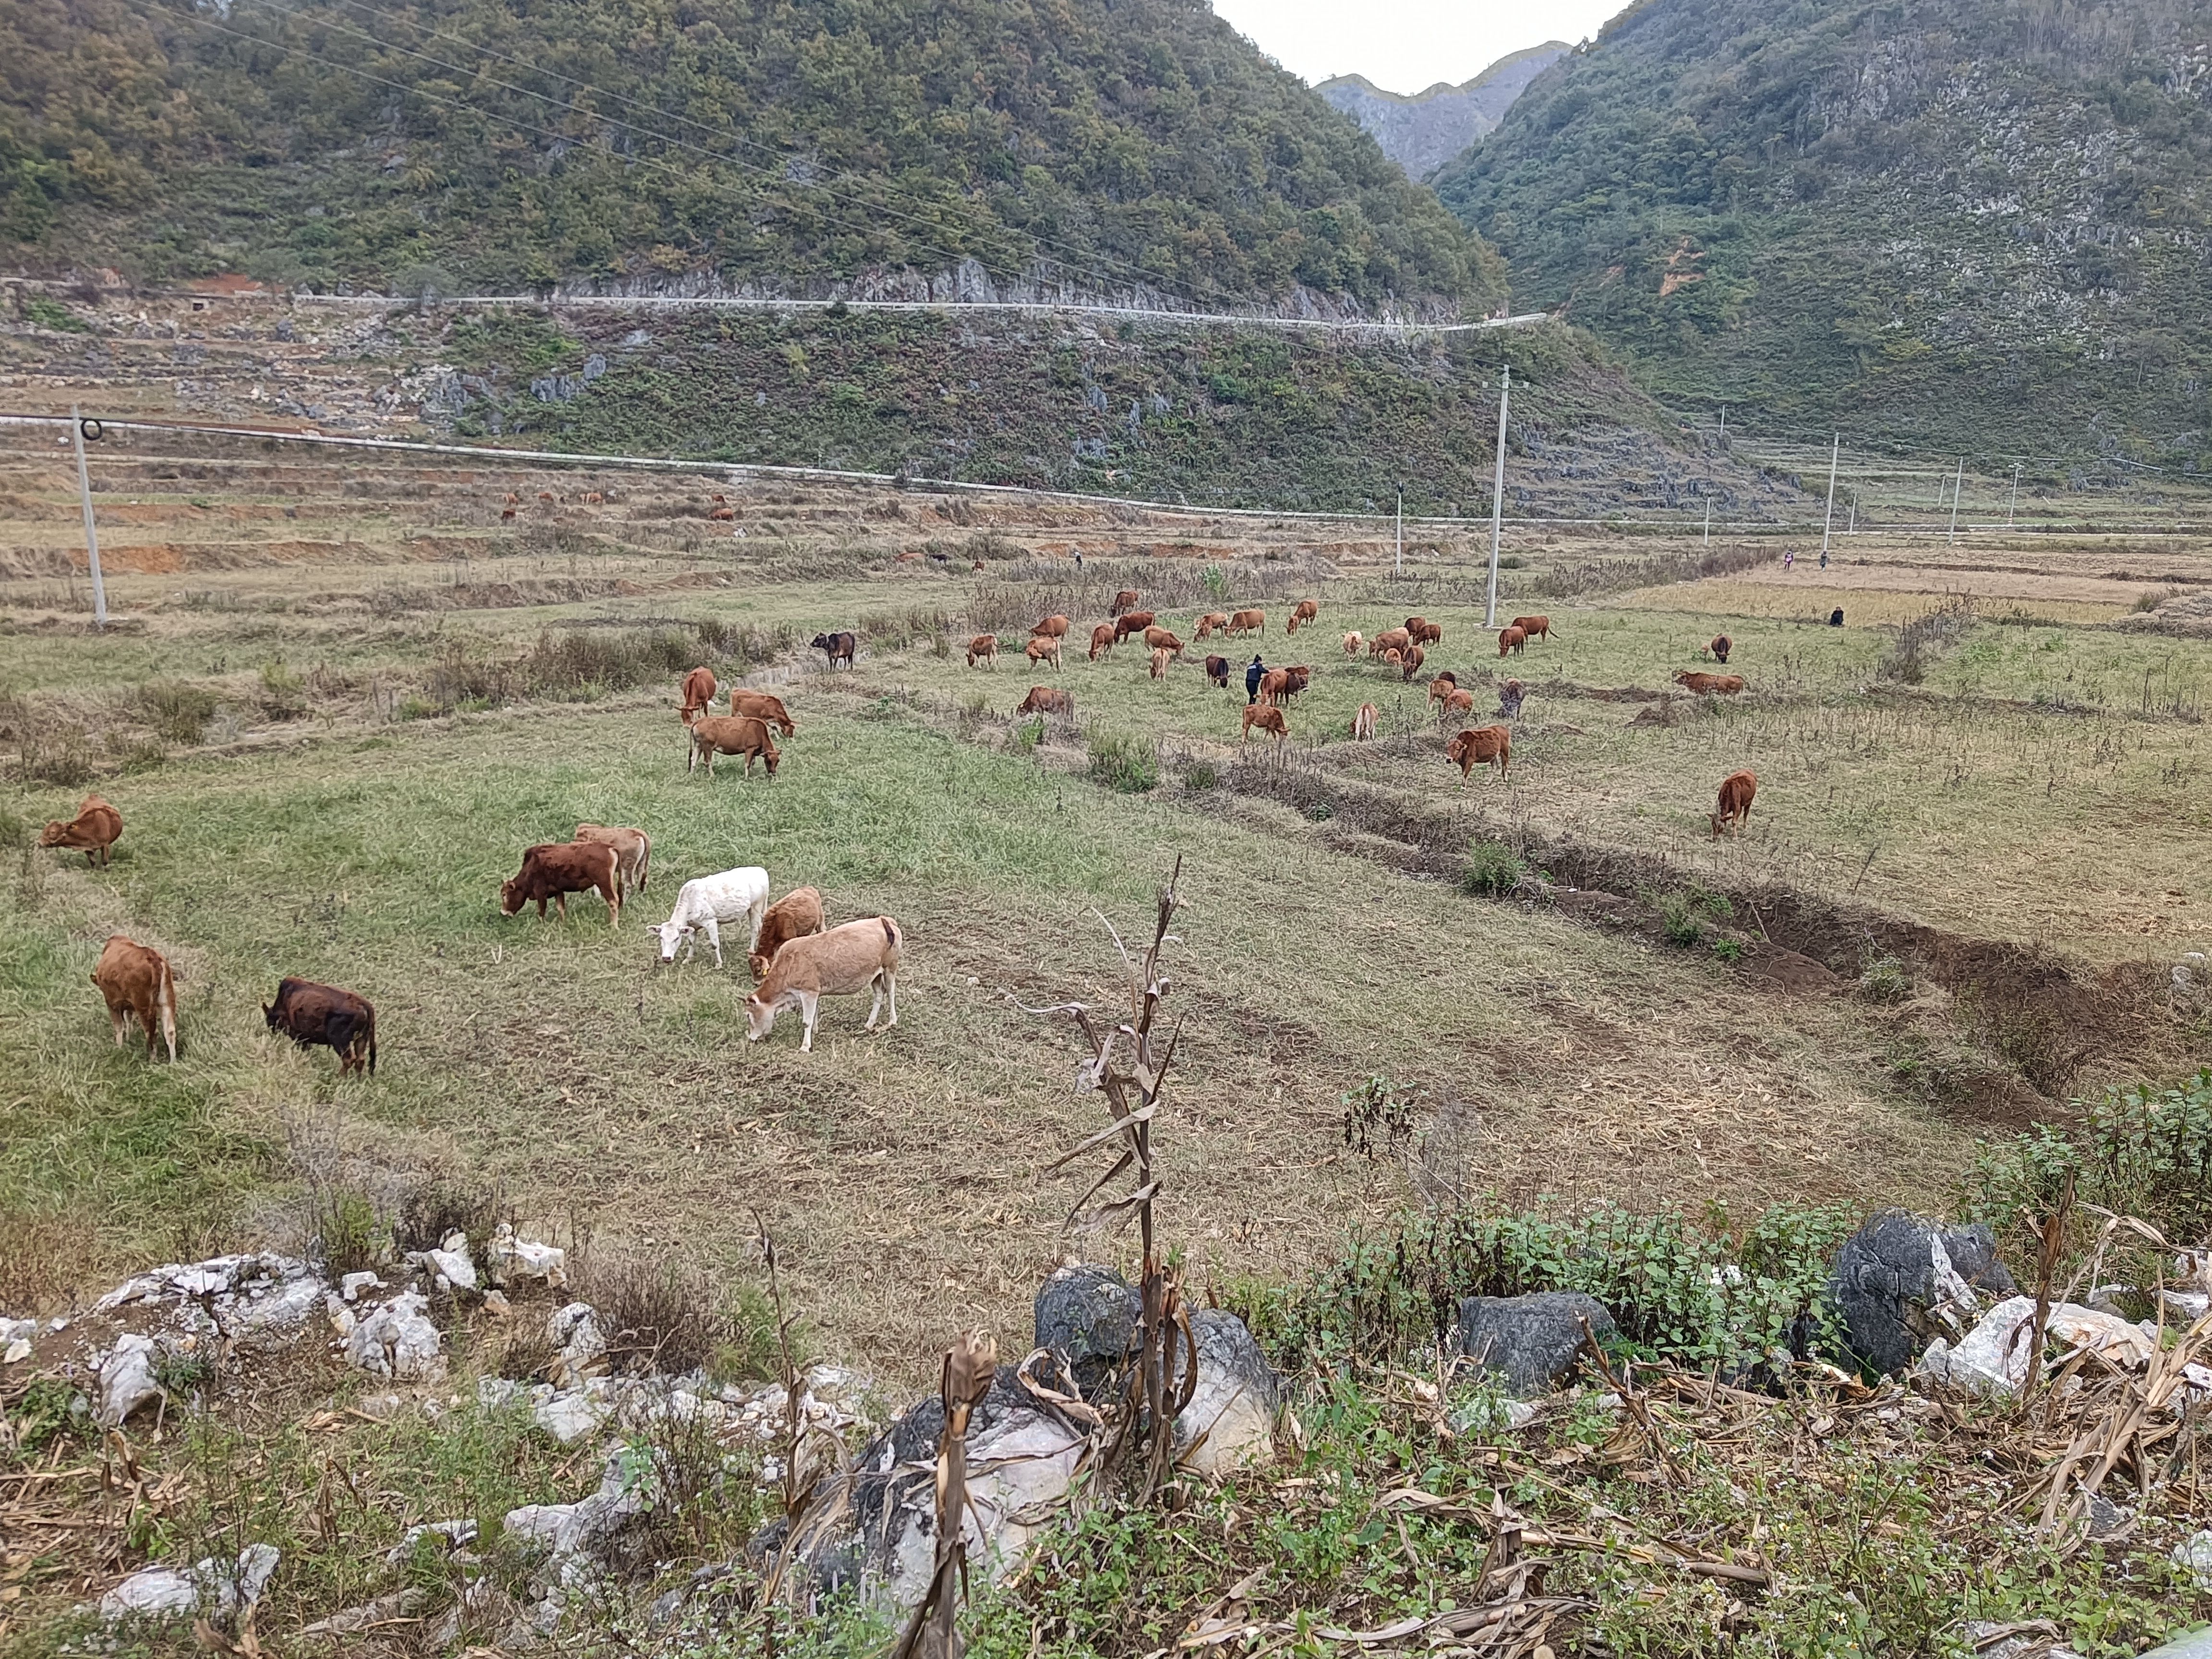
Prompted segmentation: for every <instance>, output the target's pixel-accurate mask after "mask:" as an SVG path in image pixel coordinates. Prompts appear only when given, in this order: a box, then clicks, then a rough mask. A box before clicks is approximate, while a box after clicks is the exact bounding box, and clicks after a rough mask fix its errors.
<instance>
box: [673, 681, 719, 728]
mask: <svg viewBox="0 0 2212 1659" xmlns="http://www.w3.org/2000/svg"><path fill="white" fill-rule="evenodd" d="M713 703H714V670H713V669H711V668H695V669H693V670H692V671H690V673H688V674H686V675H685V676H684V701H683V702H682V703H681V704H680V705H679V706H678V708H677V710H676V714H677V718H678V720H682V721H683V722H684V725H686V726H689V725H690V724H691V722H692V721H693V720H697V719H698V718H699V716H700V715H702V714H705V713H706V712H707V710H708V708H710V707H712V706H713Z"/></svg>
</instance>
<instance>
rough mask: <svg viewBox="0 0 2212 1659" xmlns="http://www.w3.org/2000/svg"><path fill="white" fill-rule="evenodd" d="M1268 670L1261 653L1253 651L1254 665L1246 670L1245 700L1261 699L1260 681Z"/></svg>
mask: <svg viewBox="0 0 2212 1659" xmlns="http://www.w3.org/2000/svg"><path fill="white" fill-rule="evenodd" d="M1266 673H1267V664H1265V663H1263V662H1261V660H1260V653H1258V652H1256V651H1255V652H1254V653H1252V665H1251V666H1250V667H1249V668H1248V669H1246V670H1245V671H1244V701H1245V702H1259V701H1260V681H1261V678H1262V677H1263V676H1264V675H1265V674H1266Z"/></svg>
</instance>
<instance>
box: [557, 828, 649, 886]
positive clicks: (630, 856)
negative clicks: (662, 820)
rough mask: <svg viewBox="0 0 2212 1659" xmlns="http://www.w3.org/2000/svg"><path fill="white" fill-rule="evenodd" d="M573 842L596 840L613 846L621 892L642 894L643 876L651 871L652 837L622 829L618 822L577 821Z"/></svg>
mask: <svg viewBox="0 0 2212 1659" xmlns="http://www.w3.org/2000/svg"><path fill="white" fill-rule="evenodd" d="M575 839H576V842H577V844H578V845H582V844H583V843H585V842H599V843H600V844H601V845H602V846H606V847H611V848H614V849H615V874H616V875H617V876H618V877H620V878H621V879H622V884H623V892H624V893H625V894H628V893H633V892H636V893H642V892H643V891H644V890H645V882H646V878H647V876H649V875H651V874H652V873H653V837H652V836H648V835H647V834H646V833H645V831H644V830H642V829H625V828H624V827H623V825H621V824H618V823H580V824H578V825H577V826H576V836H575Z"/></svg>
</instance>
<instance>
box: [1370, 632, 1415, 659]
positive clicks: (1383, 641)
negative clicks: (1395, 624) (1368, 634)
mask: <svg viewBox="0 0 2212 1659" xmlns="http://www.w3.org/2000/svg"><path fill="white" fill-rule="evenodd" d="M1412 643H1413V635H1411V634H1408V633H1407V631H1406V630H1405V629H1402V628H1392V629H1385V630H1384V631H1383V632H1382V633H1380V634H1377V635H1376V636H1375V637H1374V638H1373V639H1371V640H1370V641H1367V654H1368V655H1369V656H1370V657H1381V656H1386V655H1388V654H1389V653H1391V652H1393V651H1397V652H1401V653H1402V652H1403V651H1404V650H1405V648H1406V647H1407V646H1409V645H1411V644H1412Z"/></svg>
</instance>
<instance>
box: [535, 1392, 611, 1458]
mask: <svg viewBox="0 0 2212 1659" xmlns="http://www.w3.org/2000/svg"><path fill="white" fill-rule="evenodd" d="M613 1414H614V1408H613V1407H611V1406H610V1405H608V1404H607V1403H606V1402H605V1401H601V1400H594V1399H593V1398H592V1396H591V1395H590V1394H589V1393H587V1392H586V1390H584V1389H562V1391H561V1392H560V1393H558V1394H556V1395H554V1396H553V1397H552V1398H551V1399H550V1400H545V1401H539V1402H538V1403H537V1404H536V1405H534V1406H532V1407H531V1410H530V1420H531V1421H532V1423H534V1424H535V1425H538V1427H539V1428H540V1429H542V1430H544V1431H545V1432H546V1433H547V1434H550V1435H551V1436H552V1437H554V1438H555V1439H556V1440H557V1441H559V1442H560V1443H562V1445H564V1446H569V1445H574V1443H576V1442H577V1441H579V1440H581V1439H582V1438H583V1437H585V1436H586V1435H587V1434H592V1433H595V1432H597V1431H598V1430H599V1425H602V1424H603V1423H605V1421H606V1420H607V1419H608V1418H610V1417H611V1416H612V1415H613Z"/></svg>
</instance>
